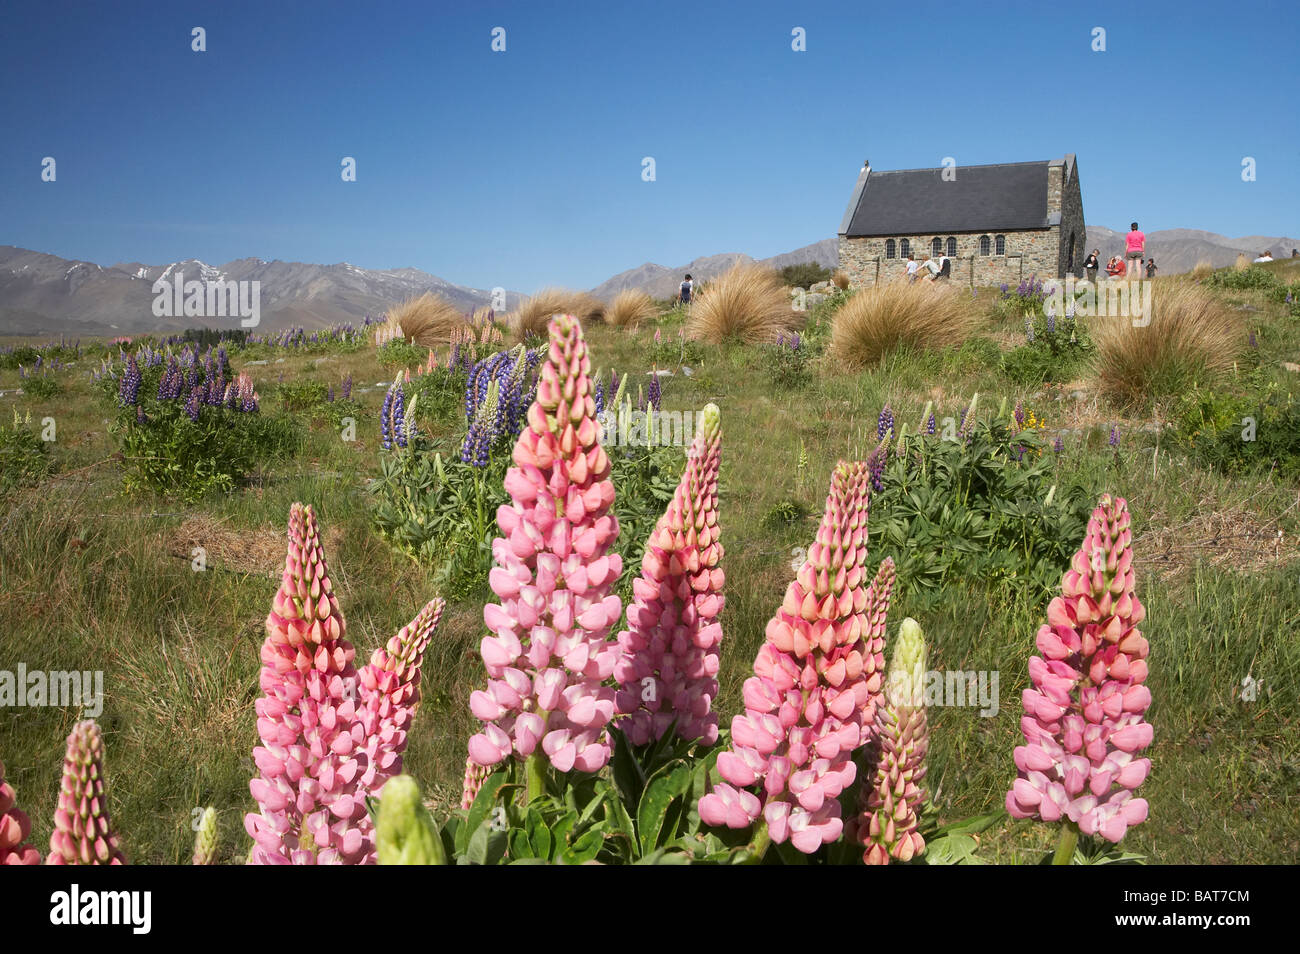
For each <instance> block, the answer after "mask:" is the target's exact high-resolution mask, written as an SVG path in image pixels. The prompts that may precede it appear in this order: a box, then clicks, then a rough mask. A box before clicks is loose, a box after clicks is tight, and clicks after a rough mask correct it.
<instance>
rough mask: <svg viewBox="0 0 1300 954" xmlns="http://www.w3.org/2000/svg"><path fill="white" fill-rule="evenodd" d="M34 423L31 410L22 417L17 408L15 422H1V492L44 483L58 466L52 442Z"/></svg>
mask: <svg viewBox="0 0 1300 954" xmlns="http://www.w3.org/2000/svg"><path fill="white" fill-rule="evenodd" d="M30 425H31V414H30V413H28V415H27V419H26V420H20V419H19V417H18V412H17V411H16V410H15V411H14V422H13V424H12V426H9V427H6V426H4V425H3V424H0V494H5V493H8V492H9V491H10V490H12V489H14V488H15V487H25V486H29V485H31V484H37V483H40V481H41V479H42V478H43V477H45V476H46V475H47V474H49V473H50V472H51V471H52V470H53V469H54V462H53V460H52V459H51V458H50V455H49V445H48V444H47V443H46V442H45V441H43V440H41V438H40V436H39V435H38V434H37V433H36V432H35V431H34V430H32V429H31V426H30Z"/></svg>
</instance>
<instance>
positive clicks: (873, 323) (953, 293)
mask: <svg viewBox="0 0 1300 954" xmlns="http://www.w3.org/2000/svg"><path fill="white" fill-rule="evenodd" d="M976 320H977V319H976V315H975V312H974V310H973V308H972V306H971V299H970V296H969V295H967V294H964V293H963V291H962V290H960V289H956V288H950V287H947V286H945V285H943V284H938V285H936V284H932V283H930V282H916V283H914V284H913V283H909V282H890V283H888V284H884V285H873V286H871V287H870V288H863V289H860V290H859V291H858V292H857V293H856V294H854V295H853V297H852V298H850V299H848V301H846V302H845V303H844V305H843V306H841V307H840V309H839V310H838V311H837V312H835V314H834V316H833V317H832V318H831V353H832V354H833V355H834V356H835V358H836V359H837V360H839V361H840V362H842V363H843V364H844V365H845V366H847V367H849V368H864V367H868V366H870V365H873V364H875V363H876V362H878V361H879V360H880V359H881V358H882V357H884V356H885V355H887V354H889V353H890V352H892V351H895V350H897V349H899V348H904V347H910V348H913V349H915V350H918V351H919V350H924V349H926V348H943V347H947V346H949V345H959V344H961V343H962V342H963V341H965V340H966V338H967V337H968V336H969V335H970V333H971V332H972V331H973V330H974V328H975V324H976Z"/></svg>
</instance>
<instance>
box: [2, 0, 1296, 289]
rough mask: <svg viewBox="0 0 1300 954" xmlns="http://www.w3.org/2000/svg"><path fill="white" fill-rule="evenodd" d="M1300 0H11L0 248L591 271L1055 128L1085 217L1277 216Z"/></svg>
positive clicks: (1238, 227)
mask: <svg viewBox="0 0 1300 954" xmlns="http://www.w3.org/2000/svg"><path fill="white" fill-rule="evenodd" d="M891 11H894V12H891ZM1298 23H1300V15H1298V14H1297V11H1296V6H1295V4H1294V3H1293V2H1292V3H1287V4H1283V3H1277V4H1270V3H1260V4H1249V5H1247V4H1229V3H1222V4H1204V3H1196V2H1188V3H1176V4H1162V3H1125V4H1116V3H1097V2H1068V3H1051V4H1046V3H1042V4H1040V3H1034V4H1025V5H1023V6H1014V5H1002V4H990V3H987V2H983V3H971V4H966V3H955V4H909V3H898V4H893V5H888V4H880V3H863V2H861V0H858V2H852V3H834V4H831V3H814V2H810V3H792V2H780V3H776V2H766V0H747V2H744V3H739V2H728V3H710V2H702V0H695V2H691V3H622V2H618V3H613V2H603V3H591V4H578V3H543V2H538V0H534V2H529V3H515V4H501V3H495V4H494V3H479V2H456V3H449V4H442V3H398V2H383V0H375V2H369V0H367V2H348V3H338V4H336V3H331V2H314V3H310V4H308V3H287V2H273V0H262V2H254V3H250V2H242V0H241V2H221V3H185V2H166V3H161V2H160V3H129V2H124V3H105V2H99V0H96V2H93V3H81V4H63V3H58V2H53V3H48V2H26V0H6V3H5V13H4V17H3V22H0V31H3V32H0V75H2V76H3V82H0V116H3V127H2V130H3V131H2V132H0V244H11V245H19V246H23V247H27V248H33V249H37V250H39V251H46V252H52V253H54V254H57V255H61V256H64V257H67V258H82V259H87V260H90V261H95V262H100V263H103V264H108V263H113V262H119V261H144V262H149V263H159V262H166V261H175V260H178V259H183V258H189V257H196V258H200V259H203V260H204V261H206V262H209V263H218V264H219V263H222V262H225V261H228V260H230V259H233V258H240V257H244V256H256V257H260V258H264V259H275V258H279V259H285V260H291V261H306V262H324V263H332V262H340V261H347V262H351V263H353V264H355V265H359V266H362V267H368V268H394V267H403V266H414V267H417V268H421V269H424V270H426V271H429V272H432V273H434V274H437V275H440V276H442V277H444V278H447V279H449V280H451V281H453V282H457V283H460V284H467V285H475V286H478V287H492V286H496V285H504V286H507V287H509V288H511V289H517V290H520V291H525V292H528V291H533V290H535V289H536V288H538V287H540V286H542V285H545V284H562V285H568V286H573V287H590V286H592V285H594V284H596V283H598V282H600V281H602V280H604V279H605V278H607V277H609V276H610V275H612V274H614V273H615V272H618V271H621V270H623V269H625V268H631V267H634V266H636V265H639V264H641V263H642V262H645V261H654V262H658V263H660V264H664V265H676V264H681V263H683V262H686V261H689V260H690V259H692V258H694V257H695V256H697V255H705V254H713V253H718V252H729V251H738V252H746V253H749V254H751V255H754V256H755V257H763V256H767V255H773V254H777V253H780V252H785V251H789V250H791V249H794V248H797V247H799V246H802V245H806V244H808V243H811V242H814V241H817V240H819V239H822V238H827V237H830V236H832V235H833V234H834V233H835V231H836V229H837V228H838V226H839V221H840V217H841V215H842V214H843V212H844V206H845V204H846V202H847V200H848V197H849V193H850V191H851V189H852V186H853V183H854V180H855V177H856V175H857V171H858V168H859V167H860V166H861V164H862V160H863V159H864V158H867V157H869V158H870V159H871V162H872V165H873V166H874V167H875V168H879V169H901V168H913V167H918V166H937V165H939V163H940V162H941V161H942V159H943V158H944V157H945V156H952V157H954V158H955V159H956V160H957V162H958V163H959V165H960V164H977V163H988V162H1014V161H1024V160H1035V159H1048V158H1054V157H1059V156H1062V155H1064V154H1065V153H1067V152H1073V153H1076V154H1077V155H1078V161H1079V169H1080V174H1081V177H1082V184H1083V198H1084V212H1085V215H1086V218H1087V221H1088V222H1089V223H1090V224H1094V225H1105V226H1108V227H1110V228H1123V227H1127V225H1128V223H1129V221H1130V220H1132V219H1134V218H1136V219H1138V220H1139V221H1140V222H1141V224H1142V226H1143V228H1144V229H1146V230H1147V231H1153V230H1158V229H1162V228H1178V227H1184V228H1203V229H1208V230H1210V231H1215V232H1221V233H1224V234H1228V235H1248V234H1261V235H1283V234H1290V235H1295V234H1296V232H1297V231H1300V185H1298V184H1297V180H1298V177H1300V123H1298V122H1297V103H1298V102H1300V97H1298V96H1297V92H1298V91H1297V80H1298V79H1300V27H1298V26H1297V24H1298ZM194 26H202V27H205V28H206V30H207V52H204V53H195V52H192V51H191V49H190V44H191V37H190V30H191V28H192V27H194ZM497 26H500V27H504V28H505V30H506V51H505V52H504V53H494V52H492V50H491V39H492V38H491V31H492V28H493V27H497ZM1095 26H1101V27H1104V28H1105V29H1106V31H1107V34H1106V46H1107V49H1106V52H1104V53H1097V52H1093V50H1092V49H1091V44H1092V29H1093V27H1095ZM794 27H803V28H804V29H805V31H806V37H807V50H806V52H794V51H793V50H792V49H791V40H792V37H791V30H792V29H793V28H794ZM1138 100H1140V103H1138V102H1137V101H1138ZM45 156H53V157H55V159H56V160H57V176H58V178H57V181H56V182H54V183H45V182H42V181H41V178H40V172H41V160H42V158H43V157H45ZM344 156H352V157H355V158H356V160H357V181H356V182H355V183H344V182H343V181H341V178H340V169H341V167H340V162H341V160H342V158H343V157H344ZM645 156H652V157H654V159H655V162H656V175H657V178H656V181H654V182H646V181H643V180H642V178H641V171H642V158H643V157H645ZM1245 156H1252V157H1254V158H1255V160H1256V162H1257V180H1256V181H1255V182H1250V183H1247V182H1243V181H1242V179H1241V162H1242V158H1243V157H1245Z"/></svg>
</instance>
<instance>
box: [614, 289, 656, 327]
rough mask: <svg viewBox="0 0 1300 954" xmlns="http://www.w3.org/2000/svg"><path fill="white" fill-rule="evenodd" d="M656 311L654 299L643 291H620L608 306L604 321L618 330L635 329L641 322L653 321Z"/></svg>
mask: <svg viewBox="0 0 1300 954" xmlns="http://www.w3.org/2000/svg"><path fill="white" fill-rule="evenodd" d="M656 314H657V309H656V308H655V303H654V299H653V298H651V297H650V296H649V295H647V294H646V293H645V292H643V291H637V290H635V289H631V288H629V289H627V290H625V291H621V292H619V293H618V295H617V296H615V298H614V303H613V304H612V305H610V306H609V312H608V314H607V316H606V321H608V322H609V324H611V325H614V326H615V327H619V328H635V327H637V326H638V325H639V324H641V322H643V321H653V320H654V317H655V315H656Z"/></svg>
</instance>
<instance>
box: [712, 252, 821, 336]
mask: <svg viewBox="0 0 1300 954" xmlns="http://www.w3.org/2000/svg"><path fill="white" fill-rule="evenodd" d="M803 321H804V316H803V315H800V314H799V313H797V312H796V311H794V309H792V308H791V307H790V295H789V293H788V292H787V291H786V289H785V286H784V285H782V283H781V277H780V276H779V275H778V274H777V273H776V272H774V271H772V270H771V269H767V268H762V267H761V266H758V265H736V266H735V267H734V268H732V269H731V270H730V271H729V272H727V273H726V274H725V275H723V276H722V277H721V278H718V279H716V280H715V281H712V282H710V283H709V285H708V287H707V288H705V289H704V291H703V292H701V293H700V296H699V298H698V299H696V300H695V301H694V302H693V303H692V304H691V311H690V316H689V317H688V318H687V320H686V335H687V337H689V338H692V339H694V340H698V341H707V342H709V343H711V344H721V343H722V342H723V341H727V340H733V341H744V342H746V343H764V344H766V343H768V342H771V341H775V340H776V338H777V336H778V335H779V334H781V333H782V332H788V331H795V330H797V329H798V328H800V327H802V325H803Z"/></svg>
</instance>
